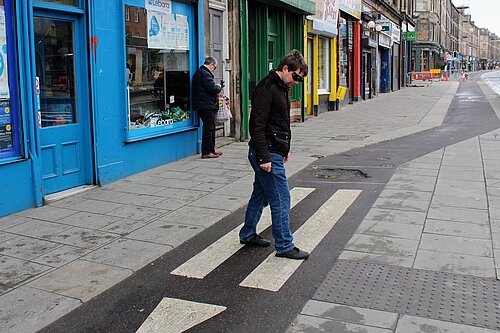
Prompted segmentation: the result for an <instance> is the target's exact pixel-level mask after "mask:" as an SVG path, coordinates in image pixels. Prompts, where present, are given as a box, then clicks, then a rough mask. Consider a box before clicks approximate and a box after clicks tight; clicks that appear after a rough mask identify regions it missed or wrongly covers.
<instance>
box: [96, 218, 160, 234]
mask: <svg viewBox="0 0 500 333" xmlns="http://www.w3.org/2000/svg"><path fill="white" fill-rule="evenodd" d="M149 223H151V222H150V221H141V220H131V219H119V220H118V221H116V222H115V223H112V224H109V225H107V226H105V227H104V228H102V229H100V230H102V231H105V232H111V233H113V234H118V235H121V236H125V235H128V234H129V233H131V232H132V231H135V230H137V229H139V228H142V227H143V226H145V225H146V224H149Z"/></svg>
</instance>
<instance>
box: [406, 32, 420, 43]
mask: <svg viewBox="0 0 500 333" xmlns="http://www.w3.org/2000/svg"><path fill="white" fill-rule="evenodd" d="M403 40H407V41H410V42H414V41H416V40H417V33H416V32H415V31H407V32H403Z"/></svg>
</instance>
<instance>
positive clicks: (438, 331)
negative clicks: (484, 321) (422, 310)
mask: <svg viewBox="0 0 500 333" xmlns="http://www.w3.org/2000/svg"><path fill="white" fill-rule="evenodd" d="M494 332H497V331H496V330H490V329H486V328H480V327H473V326H468V325H460V324H456V323H451V322H448V321H440V320H434V319H427V318H421V317H414V316H409V315H402V316H401V317H400V318H399V321H398V325H397V327H396V333H494Z"/></svg>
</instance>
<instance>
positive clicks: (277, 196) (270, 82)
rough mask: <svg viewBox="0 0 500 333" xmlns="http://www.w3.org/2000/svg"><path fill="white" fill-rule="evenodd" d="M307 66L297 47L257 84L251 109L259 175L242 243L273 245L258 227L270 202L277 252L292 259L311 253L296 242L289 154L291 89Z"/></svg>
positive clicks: (253, 150)
mask: <svg viewBox="0 0 500 333" xmlns="http://www.w3.org/2000/svg"><path fill="white" fill-rule="evenodd" d="M307 71H308V68H307V63H306V62H305V60H304V57H303V56H302V54H301V53H300V52H299V51H297V50H293V51H291V52H290V53H289V54H288V55H286V56H285V57H284V58H283V59H281V61H280V63H279V65H278V68H277V69H276V70H271V71H270V72H269V74H268V75H267V76H266V77H265V78H264V79H263V80H262V81H260V82H259V84H258V85H257V87H256V88H255V90H254V92H253V94H252V111H251V113H250V136H251V139H250V142H249V146H250V148H249V151H248V159H249V161H250V164H251V166H252V169H253V171H254V172H255V178H254V182H253V192H252V195H251V197H250V200H249V202H248V207H247V210H246V214H245V224H244V225H243V227H242V228H241V230H240V242H241V243H242V244H248V245H253V246H269V245H271V242H270V241H269V240H267V239H264V238H262V237H261V236H259V235H257V232H256V228H257V223H258V222H259V220H260V217H261V215H262V209H263V208H264V207H265V206H267V205H268V204H269V205H270V206H271V219H272V233H273V238H274V240H275V249H276V256H277V257H284V258H289V259H307V257H308V256H309V253H307V252H305V251H301V250H299V249H298V248H297V247H296V246H295V245H294V243H293V235H292V231H291V230H290V190H289V188H288V180H287V177H286V172H285V165H284V164H285V163H286V162H287V161H288V158H289V153H290V140H291V130H290V98H289V91H290V88H291V87H292V86H293V85H294V84H297V83H299V82H302V81H303V78H304V76H306V75H307Z"/></svg>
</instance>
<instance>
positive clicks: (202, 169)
mask: <svg viewBox="0 0 500 333" xmlns="http://www.w3.org/2000/svg"><path fill="white" fill-rule="evenodd" d="M206 162H208V163H210V162H211V161H206ZM189 171H190V172H193V173H199V174H202V175H212V176H222V175H225V174H226V173H227V170H224V169H222V168H220V167H218V166H217V167H210V166H205V165H202V166H199V167H197V168H194V169H191V170H189ZM192 179H194V178H192Z"/></svg>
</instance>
